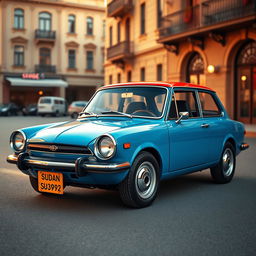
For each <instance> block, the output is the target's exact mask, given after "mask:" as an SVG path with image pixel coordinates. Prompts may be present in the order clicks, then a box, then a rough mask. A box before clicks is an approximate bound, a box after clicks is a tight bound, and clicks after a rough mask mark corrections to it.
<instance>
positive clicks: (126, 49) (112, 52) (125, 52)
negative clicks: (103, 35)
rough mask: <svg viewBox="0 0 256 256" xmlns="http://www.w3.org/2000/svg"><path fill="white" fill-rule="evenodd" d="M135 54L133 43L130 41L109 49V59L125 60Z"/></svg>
mask: <svg viewBox="0 0 256 256" xmlns="http://www.w3.org/2000/svg"><path fill="white" fill-rule="evenodd" d="M132 53H133V43H132V42H130V41H123V42H121V43H118V44H116V45H114V46H111V47H109V48H108V49H107V59H113V58H117V57H120V58H125V57H129V56H131V55H132Z"/></svg>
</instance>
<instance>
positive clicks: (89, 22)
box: [86, 17, 93, 35]
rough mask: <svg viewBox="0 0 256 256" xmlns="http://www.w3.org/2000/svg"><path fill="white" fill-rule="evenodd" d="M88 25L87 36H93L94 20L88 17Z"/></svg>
mask: <svg viewBox="0 0 256 256" xmlns="http://www.w3.org/2000/svg"><path fill="white" fill-rule="evenodd" d="M86 24H87V32H86V33H87V35H93V18H92V17H87V18H86Z"/></svg>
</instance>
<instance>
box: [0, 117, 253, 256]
mask: <svg viewBox="0 0 256 256" xmlns="http://www.w3.org/2000/svg"><path fill="white" fill-rule="evenodd" d="M63 120H69V117H64V118H63V117H62V118H51V117H46V118H41V117H21V116H20V117H0V132H1V136H0V152H1V154H0V255H1V256H5V255H8V256H12V255H23V256H25V255H30V256H31V255H37V256H38V255H47V256H50V255H74V256H78V255H86V256H90V255H109V256H112V255H117V256H120V255H135V256H136V255H139V256H143V255H148V256H149V255H154V256H161V255H166V256H175V255H182V256H185V255H195V256H199V255H225V256H229V255H232V256H235V255H237V256H244V255H248V256H253V255H256V252H255V251H256V167H255V157H256V147H255V146H256V139H246V141H247V142H249V144H250V149H249V150H247V151H245V152H242V153H241V154H240V155H239V156H238V158H237V168H236V174H235V177H234V179H233V181H232V182H231V183H229V184H226V185H217V184H214V183H212V181H211V177H210V174H209V170H207V171H204V172H200V173H195V174H190V175H187V176H183V177H179V178H177V179H173V180H168V181H164V182H162V183H161V187H160V191H159V194H158V197H157V199H156V201H155V202H154V203H153V205H152V206H150V207H148V208H145V209H140V210H134V209H129V208H126V207H124V206H123V204H122V203H121V201H120V199H119V195H118V193H117V192H109V191H105V190H98V189H94V190H89V189H82V188H73V187H67V188H66V189H65V194H64V195H63V196H57V195H50V196H43V195H39V194H37V193H36V192H34V191H33V189H32V188H31V187H30V184H29V180H28V176H26V175H24V174H22V173H21V172H20V171H18V169H17V168H16V166H14V165H11V164H8V163H7V162H6V160H5V159H6V156H7V155H8V154H9V153H11V152H12V151H11V150H10V148H9V136H10V134H11V132H12V131H13V130H15V129H17V128H22V127H26V126H31V125H36V124H41V123H48V122H57V121H63Z"/></svg>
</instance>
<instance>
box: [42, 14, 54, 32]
mask: <svg viewBox="0 0 256 256" xmlns="http://www.w3.org/2000/svg"><path fill="white" fill-rule="evenodd" d="M51 28H52V15H51V14H50V13H48V12H40V13H39V29H40V30H43V31H51Z"/></svg>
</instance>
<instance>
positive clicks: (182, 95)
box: [169, 91, 200, 119]
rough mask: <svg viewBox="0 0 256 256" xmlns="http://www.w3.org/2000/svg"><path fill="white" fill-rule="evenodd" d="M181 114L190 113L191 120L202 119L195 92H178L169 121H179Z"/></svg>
mask: <svg viewBox="0 0 256 256" xmlns="http://www.w3.org/2000/svg"><path fill="white" fill-rule="evenodd" d="M180 112H188V113H189V117H190V118H195V117H200V114H199V111H198V105H197V101H196V95H195V92H194V91H176V92H175V93H174V95H173V98H172V102H171V107H170V111H169V119H177V118H178V116H179V113H180Z"/></svg>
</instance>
